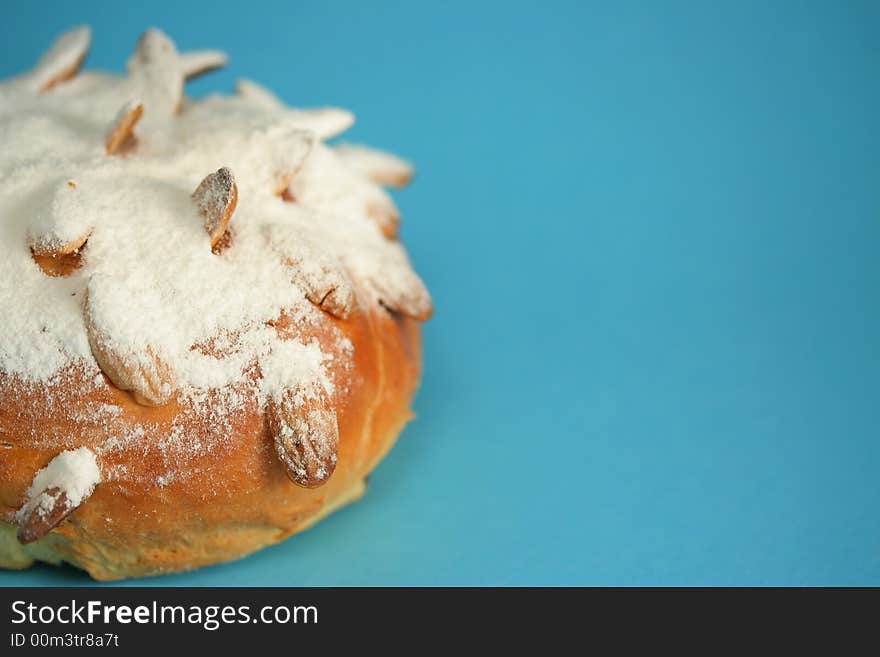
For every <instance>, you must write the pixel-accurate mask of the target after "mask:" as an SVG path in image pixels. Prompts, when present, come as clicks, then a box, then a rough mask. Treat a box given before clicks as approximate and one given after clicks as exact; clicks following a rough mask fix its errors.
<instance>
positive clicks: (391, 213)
mask: <svg viewBox="0 0 880 657" xmlns="http://www.w3.org/2000/svg"><path fill="white" fill-rule="evenodd" d="M367 216H368V217H369V218H370V219H372V220H373V221H374V222H375V223H376V225H377V226H378V227H379V230H380V231H382V234H383V235H384V236H385V237H387V238H388V239H389V240H394V239H397V234H398V232H400V213H399V212H398V211H397V208H395V207H394V206H393V205H389V204H387V203H384V202H371V203H368V204H367Z"/></svg>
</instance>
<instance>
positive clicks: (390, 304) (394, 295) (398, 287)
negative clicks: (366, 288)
mask: <svg viewBox="0 0 880 657" xmlns="http://www.w3.org/2000/svg"><path fill="white" fill-rule="evenodd" d="M370 284H371V286H372V287H373V289H374V290H375V291H376V293H377V294H378V296H379V303H380V304H382V305H383V306H384V307H385V308H387V309H388V310H389V311H391V312H394V313H398V314H401V315H405V316H406V317H410V318H412V319H415V320H418V321H420V322H423V321H426V320H428V319H430V318H431V315H433V314H434V305H433V303H432V302H431V295H430V294H428V290H427V288H425V284H424V283H422V280H421V279H420V278H419V277H418V276H417V275H416V274H415V273H414V272H412V271H411V270H409V269H407V268H403V267H401V268H400V269H399V271H397V272H394V273H393V275H392V274H391V273H389V274H388V275H387V276H386V277H384V278H383V279H382V280H379V279H377V278H373V279H370Z"/></svg>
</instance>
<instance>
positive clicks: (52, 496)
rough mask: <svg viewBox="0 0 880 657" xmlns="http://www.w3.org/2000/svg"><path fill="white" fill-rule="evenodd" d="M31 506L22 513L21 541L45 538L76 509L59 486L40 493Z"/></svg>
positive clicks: (20, 525) (19, 532) (19, 529)
mask: <svg viewBox="0 0 880 657" xmlns="http://www.w3.org/2000/svg"><path fill="white" fill-rule="evenodd" d="M30 508H31V510H30V512H29V513H25V514H22V516H21V518H20V520H19V525H18V541H19V543H33V542H34V541H36V540H39V539H41V538H43V536H45V535H46V534H48V533H49V532H50V531H52V530H53V529H55V528H56V527H57V526H58V525H59V524H61V521H62V520H64V519H65V518H66V517H67V516H69V515H70V514H71V513H72V512H73V511H74V509H76V507H75V506H73V505H72V504H70V502H68V500H67V494H66V493H65V492H64V491H63V490H61V489H60V488H58V487H57V486H53V487H52V488H47V489H46V490H44V491H43V492H42V493H40V494H39V495H38V496H37V497H36V498H35V499H34V504H33V506H31V507H30Z"/></svg>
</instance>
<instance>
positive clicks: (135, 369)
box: [83, 291, 177, 406]
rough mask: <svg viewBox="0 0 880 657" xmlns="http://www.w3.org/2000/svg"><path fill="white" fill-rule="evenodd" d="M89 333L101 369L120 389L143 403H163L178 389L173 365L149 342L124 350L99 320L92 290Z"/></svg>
mask: <svg viewBox="0 0 880 657" xmlns="http://www.w3.org/2000/svg"><path fill="white" fill-rule="evenodd" d="M83 314H84V318H85V325H86V337H87V338H88V340H89V347H91V350H92V355H93V356H94V357H95V360H96V361H97V363H98V367H100V368H101V371H103V372H104V374H106V375H107V378H109V379H110V381H112V382H113V384H114V385H115V386H116V387H117V388H119V389H120V390H128V391H129V392H131V394H132V396H133V397H134V400H135V401H136V402H137V403H138V404H141V405H142V406H162V405H163V404H166V403H168V401H169V400H170V399H171V397H172V396H173V395H174V393H175V389H176V385H177V384H176V377H175V376H174V372H173V370H172V369H171V367H170V365H169V364H168V363H167V362H166V361H165V359H164V358H162V357H161V356H160V355H159V353H158V352H157V350H156V349H154V348H153V347H152V346H149V345H148V346H147V347H146V348H145V349H143V350H142V351H140V352H124V351H120V349H119V347H118V345H117V344H116V343H114V341H113V340H112V339H111V338H110V337H109V336H108V335H107V334H106V333H105V332H104V331H102V330H101V329H100V328H99V327H98V325H97V322H96V318H95V313H94V312H93V309H92V307H91V303H90V297H89V294H88V291H87V292H86V295H85V304H84V313H83Z"/></svg>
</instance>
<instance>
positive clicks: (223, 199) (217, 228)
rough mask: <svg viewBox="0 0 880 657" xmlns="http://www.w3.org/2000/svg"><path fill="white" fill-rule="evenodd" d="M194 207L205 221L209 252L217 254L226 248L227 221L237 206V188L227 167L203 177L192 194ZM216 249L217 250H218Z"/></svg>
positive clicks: (233, 177)
mask: <svg viewBox="0 0 880 657" xmlns="http://www.w3.org/2000/svg"><path fill="white" fill-rule="evenodd" d="M192 198H193V201H195V203H196V207H197V208H198V210H199V212H200V213H201V215H202V217H204V220H205V230H206V231H207V232H208V236H209V237H210V239H211V250H213V251H214V252H215V253H219V251H220V250H222V249H223V248H225V246H228V242H229V239H228V236H227V237H226V239H224V236H225V235H226V231H227V227H228V226H229V220H230V219H231V218H232V213H233V212H235V206H236V205H237V204H238V186H237V185H236V184H235V176H233V175H232V171H231V170H230V169H229V167H222V168H220V169H218V170H217V171H215V172H214V173H212V174H210V175H208V176H206V177H205V179H204V180H202V182H200V183H199V186H198V187H196V191H194V192H193V194H192ZM218 247H220V248H219V250H218Z"/></svg>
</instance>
